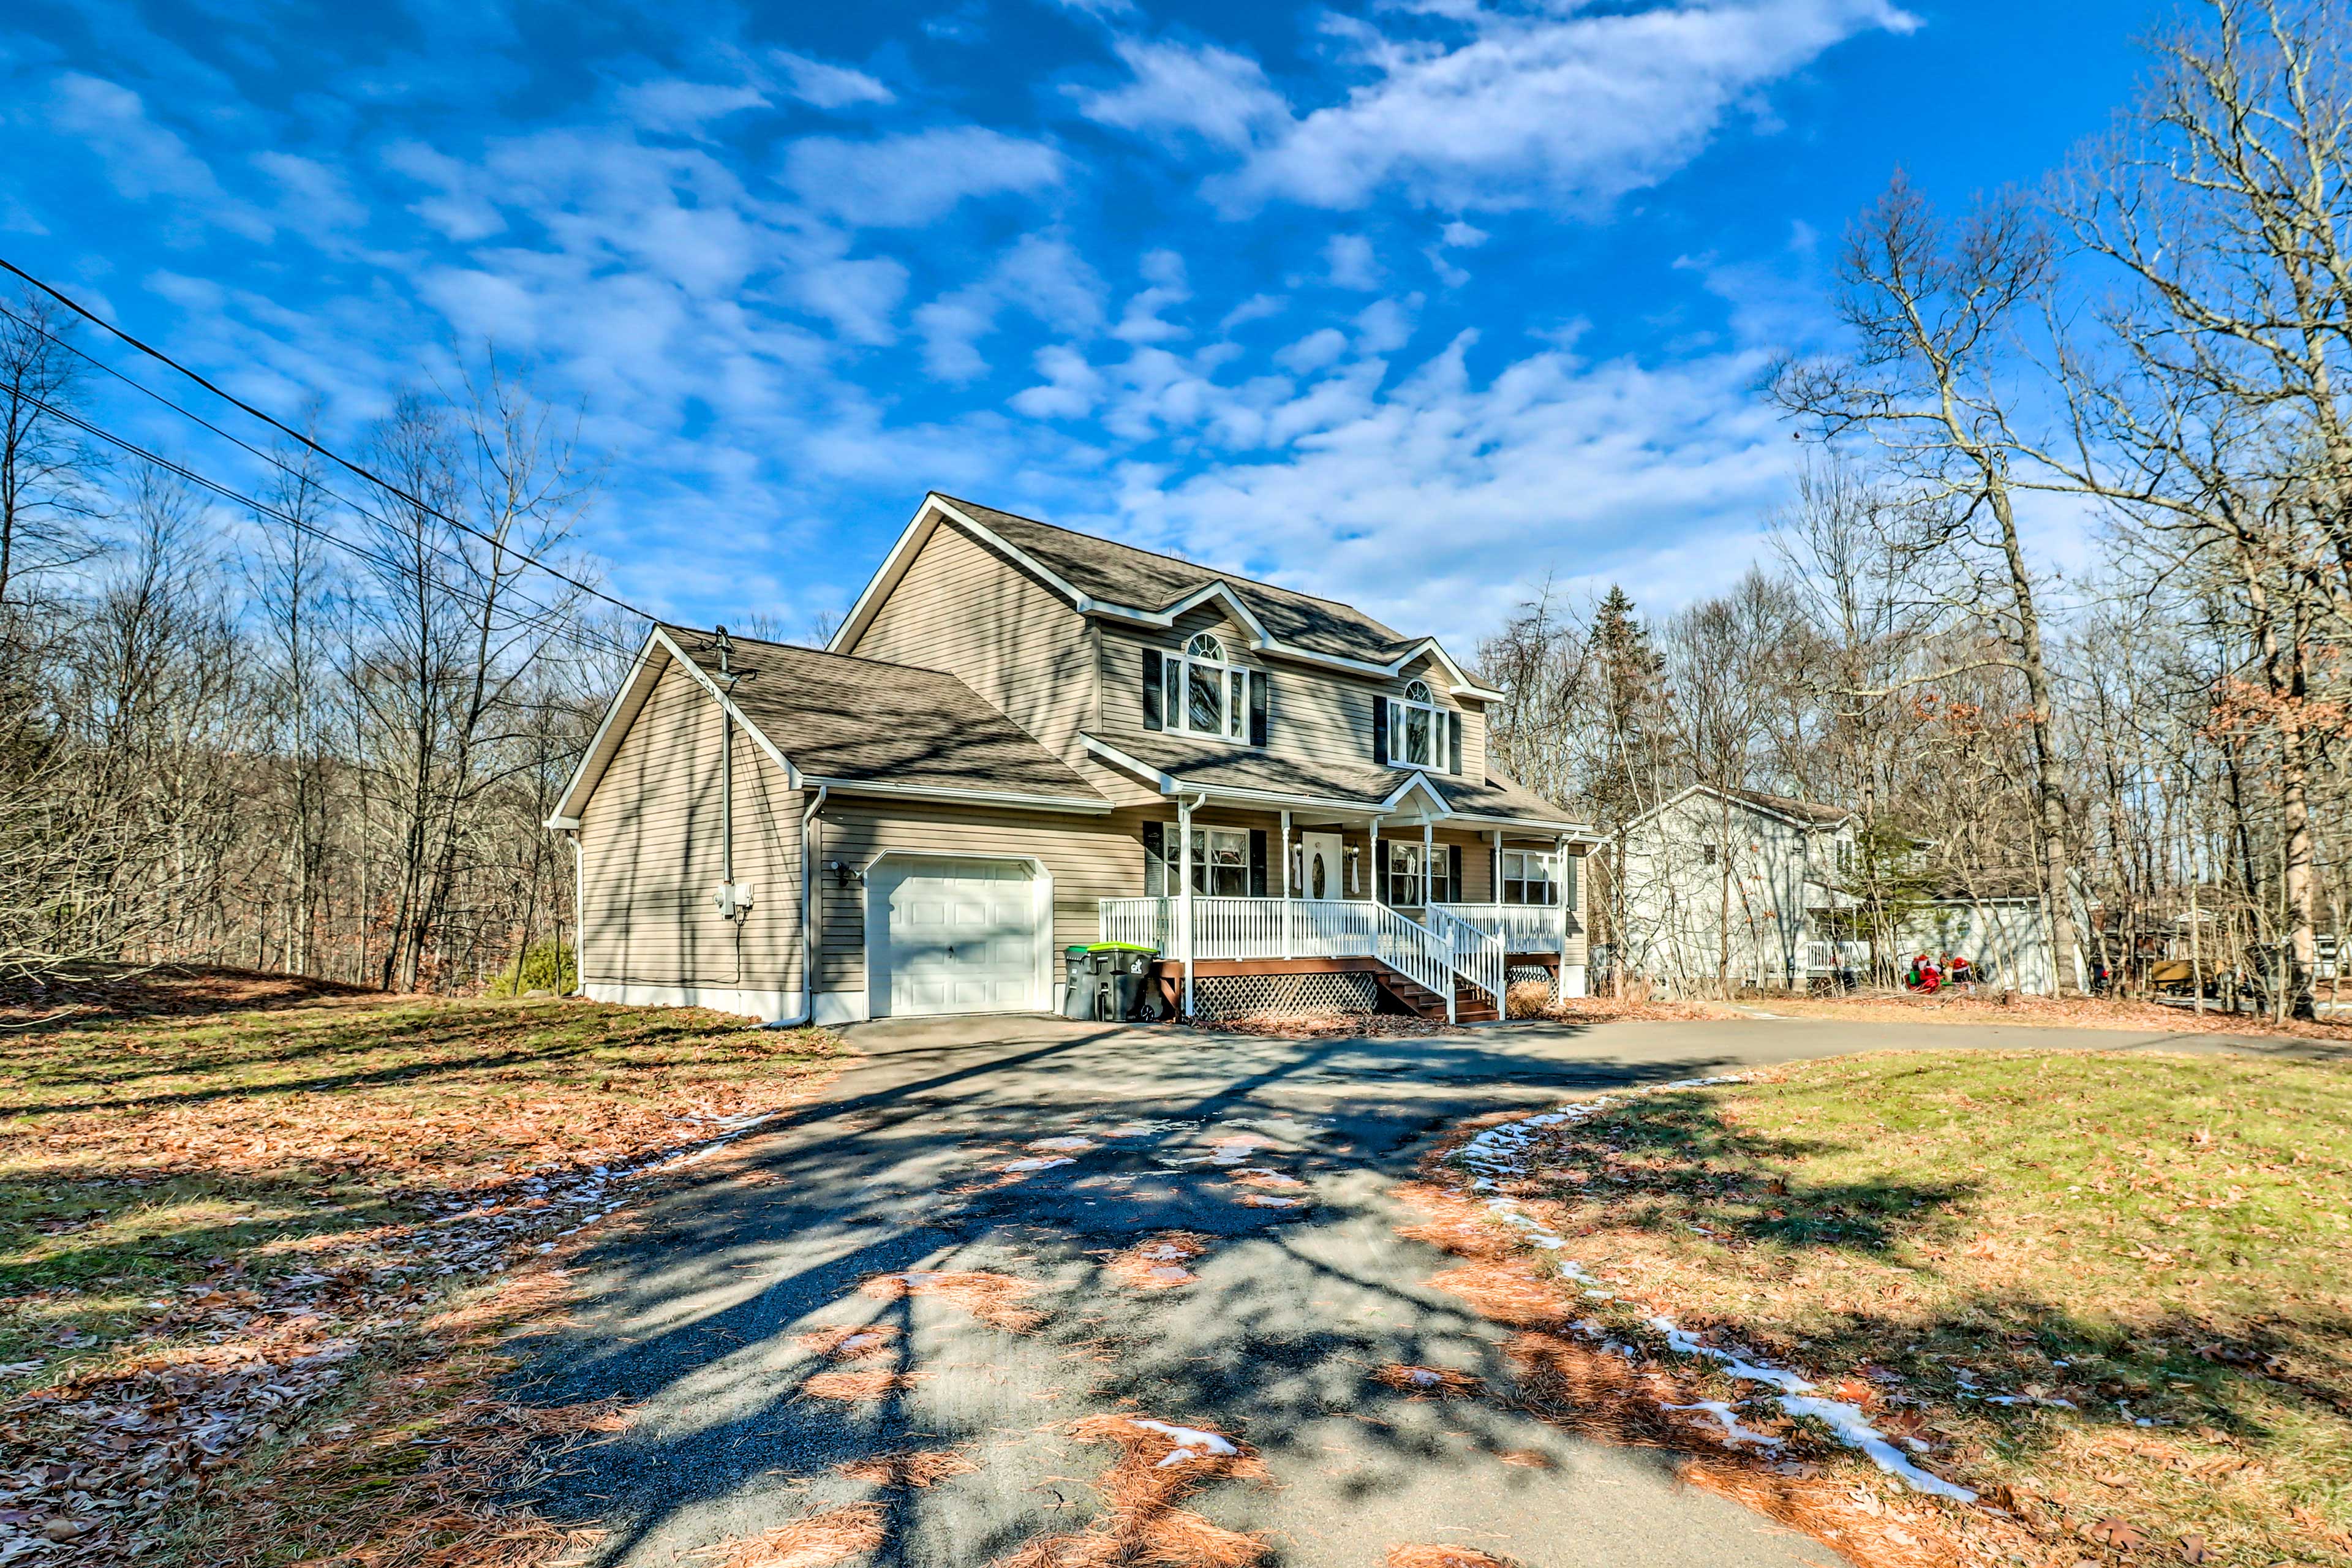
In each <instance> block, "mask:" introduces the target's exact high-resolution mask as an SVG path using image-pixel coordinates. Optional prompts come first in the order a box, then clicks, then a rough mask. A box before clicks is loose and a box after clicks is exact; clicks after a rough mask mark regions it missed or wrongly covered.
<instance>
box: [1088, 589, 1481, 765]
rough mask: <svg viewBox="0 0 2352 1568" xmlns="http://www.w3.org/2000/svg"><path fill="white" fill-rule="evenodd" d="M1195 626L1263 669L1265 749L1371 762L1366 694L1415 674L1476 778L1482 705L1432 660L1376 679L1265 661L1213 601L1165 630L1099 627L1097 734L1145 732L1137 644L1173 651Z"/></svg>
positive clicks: (1395, 688) (1237, 659)
mask: <svg viewBox="0 0 2352 1568" xmlns="http://www.w3.org/2000/svg"><path fill="white" fill-rule="evenodd" d="M1202 631H1213V632H1214V633H1216V634H1217V636H1218V637H1221V638H1222V639H1223V641H1224V645H1225V652H1226V655H1227V656H1228V657H1229V658H1231V659H1232V661H1233V662H1234V663H1235V664H1238V665H1242V666H1244V667H1245V668H1250V669H1259V670H1265V672H1266V673H1267V674H1268V675H1269V676H1270V677H1271V679H1272V681H1273V699H1272V701H1271V704H1270V705H1269V709H1268V711H1267V716H1266V717H1267V723H1266V738H1265V741H1266V743H1265V749H1266V751H1267V752H1269V753H1271V754H1275V755H1280V756H1288V757H1295V758H1297V759H1298V760H1299V761H1301V762H1307V763H1355V764H1358V765H1362V766H1369V765H1370V763H1371V760H1372V699H1373V697H1374V696H1376V695H1379V696H1388V697H1402V695H1403V694H1404V688H1405V682H1406V681H1408V680H1411V679H1414V678H1415V677H1419V678H1420V679H1424V680H1427V681H1428V682H1429V686H1430V690H1431V692H1432V693H1433V695H1434V696H1435V697H1436V699H1437V702H1438V705H1439V706H1440V707H1442V708H1450V709H1452V710H1454V712H1456V713H1458V714H1460V715H1461V716H1462V776H1463V777H1465V778H1468V779H1479V780H1483V779H1484V778H1485V777H1486V773H1485V769H1486V712H1485V708H1484V704H1482V703H1478V702H1475V701H1465V700H1461V699H1459V698H1456V697H1454V696H1453V695H1451V694H1450V693H1449V692H1448V691H1447V690H1446V685H1447V680H1446V677H1445V675H1444V671H1443V669H1442V668H1440V667H1438V666H1437V665H1436V663H1435V661H1434V660H1433V659H1430V658H1422V659H1418V660H1415V661H1414V662H1413V663H1412V665H1410V666H1408V667H1406V668H1405V670H1404V672H1403V673H1402V674H1401V675H1399V676H1398V677H1397V679H1394V680H1379V679H1358V678H1356V677H1353V676H1347V675H1339V674H1332V673H1327V672H1325V671H1321V670H1317V669H1311V668H1307V667H1305V666H1302V665H1297V664H1292V663H1288V662H1286V661H1285V660H1281V659H1267V658H1262V657H1260V656H1259V655H1258V654H1256V653H1255V652H1253V651H1251V649H1250V647H1249V643H1248V634H1247V633H1246V632H1245V631H1244V630H1243V628H1242V627H1241V626H1239V625H1237V624H1236V623H1235V622H1234V620H1233V618H1232V617H1231V616H1229V615H1227V614H1226V613H1225V612H1224V609H1223V606H1222V605H1202V606H1201V607H1200V608H1198V609H1196V610H1194V611H1192V613H1191V614H1190V615H1187V616H1181V617H1180V618H1179V619H1178V621H1177V623H1176V625H1175V626H1173V627H1172V628H1171V629H1170V630H1168V631H1165V632H1144V631H1138V630H1135V629H1133V628H1130V627H1127V626H1115V625H1111V624H1109V623H1103V624H1101V625H1100V626H1099V634H1100V637H1101V639H1102V650H1101V658H1100V668H1101V671H1102V728H1101V729H1100V730H1099V731H1097V733H1099V734H1100V735H1101V736H1102V737H1103V739H1104V740H1106V741H1108V742H1110V743H1111V744H1113V745H1117V744H1118V737H1119V736H1121V735H1123V734H1128V735H1132V734H1141V733H1147V732H1148V731H1145V730H1144V727H1143V651H1144V649H1146V648H1158V649H1159V650H1160V652H1161V653H1163V654H1172V653H1181V652H1182V651H1183V648H1184V645H1185V644H1186V643H1188V642H1190V641H1191V640H1192V637H1193V636H1194V635H1195V634H1196V633H1199V632H1202ZM1171 732H1172V731H1171ZM1179 738H1181V736H1180V737H1179Z"/></svg>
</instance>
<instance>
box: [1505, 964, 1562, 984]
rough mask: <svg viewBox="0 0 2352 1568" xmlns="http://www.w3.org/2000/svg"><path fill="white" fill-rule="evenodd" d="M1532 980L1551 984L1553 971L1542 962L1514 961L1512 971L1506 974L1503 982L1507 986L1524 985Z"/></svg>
mask: <svg viewBox="0 0 2352 1568" xmlns="http://www.w3.org/2000/svg"><path fill="white" fill-rule="evenodd" d="M1530 980H1536V981H1540V982H1542V983H1543V984H1546V985H1549V984H1551V971H1550V970H1549V969H1546V968H1545V967H1544V966H1543V965H1542V964H1540V963H1514V964H1513V965H1511V971H1510V973H1509V974H1508V975H1507V976H1505V978H1504V980H1503V984H1505V985H1506V986H1511V985H1524V984H1527V983H1528V981H1530Z"/></svg>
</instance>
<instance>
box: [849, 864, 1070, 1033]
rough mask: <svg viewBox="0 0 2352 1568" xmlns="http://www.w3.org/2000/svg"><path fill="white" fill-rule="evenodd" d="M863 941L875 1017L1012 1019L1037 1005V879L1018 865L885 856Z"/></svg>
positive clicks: (1040, 934)
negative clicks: (868, 936) (872, 925)
mask: <svg viewBox="0 0 2352 1568" xmlns="http://www.w3.org/2000/svg"><path fill="white" fill-rule="evenodd" d="M883 867H884V869H883V871H882V874H881V875H880V876H878V877H877V879H876V880H875V887H874V907H875V913H876V914H877V916H878V917H879V918H878V920H877V922H876V923H877V925H878V927H879V929H878V930H877V931H874V932H873V933H872V940H870V941H869V942H868V943H867V951H866V961H867V962H868V963H871V964H873V965H874V966H875V973H874V980H873V991H874V1002H875V1008H876V1011H877V1012H887V1015H888V1016H892V1017H898V1018H905V1017H912V1016H919V1015H922V1014H927V1013H1018V1012H1023V1011H1025V1010H1027V1009H1030V1008H1033V1007H1037V1006H1041V1005H1043V1004H1042V1003H1041V1002H1040V1001H1039V1000H1038V985H1037V975H1038V973H1039V971H1040V970H1041V969H1042V967H1043V964H1042V963H1041V960H1042V957H1043V953H1042V952H1041V944H1042V943H1043V942H1045V932H1044V931H1041V930H1040V929H1039V921H1038V918H1037V909H1036V904H1037V900H1036V898H1035V896H1034V895H1035V882H1034V879H1033V874H1032V872H1031V870H1030V868H1029V867H1028V866H1027V865H1025V864H1024V863H1023V862H1021V861H1018V860H886V861H884V862H883Z"/></svg>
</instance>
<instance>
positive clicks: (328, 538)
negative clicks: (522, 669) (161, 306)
mask: <svg viewBox="0 0 2352 1568" xmlns="http://www.w3.org/2000/svg"><path fill="white" fill-rule="evenodd" d="M25 402H26V404H27V405H30V406H32V407H34V408H37V409H39V410H40V411H41V412H42V413H44V414H46V415H47V416H49V417H50V418H52V419H56V420H58V422H60V423H61V424H65V425H69V426H73V427H74V428H75V429H77V430H79V431H82V432H83V433H85V434H87V435H89V436H94V437H97V438H98V439H100V440H101V441H105V442H107V443H109V444H110V445H112V446H115V447H121V449H122V450H124V451H126V452H129V453H130V454H131V455H132V456H133V457H135V458H140V459H141V460H142V461H144V462H148V463H152V464H153V465H154V466H155V467H156V468H161V469H163V471H164V472H166V473H169V474H173V475H175V476H177V477H178V478H180V479H185V480H186V481H187V482H188V483H190V484H192V485H195V486H198V487H200V488H202V489H206V490H210V491H211V492H212V493H213V494H215V495H217V496H219V497H221V498H222V499H223V500H228V501H232V502H235V503H236V505H239V506H242V507H246V508H247V509H249V510H252V511H254V512H256V513H257V514H259V515H261V516H264V517H271V518H275V519H277V520H278V521H280V522H283V523H285V524H286V525H287V526H288V527H289V528H292V529H294V530H296V531H299V532H301V533H304V534H307V535H309V536H310V537H311V538H313V539H317V540H319V541H320V542H323V543H327V544H331V545H333V546H335V547H336V548H337V549H339V550H343V551H347V552H350V553H351V554H352V555H355V556H357V557H359V558H360V559H361V560H362V561H365V562H367V563H369V564H371V565H373V566H376V567H379V568H381V569H382V570H383V571H386V572H392V573H406V572H408V571H409V570H410V568H409V567H408V566H407V565H406V564H405V563H402V562H400V561H396V560H393V559H391V558H390V557H387V556H384V555H381V554H378V553H376V552H373V551H371V550H369V549H367V548H366V547H365V546H363V545H359V544H354V543H352V542H351V541H350V540H348V539H345V538H343V537H342V536H341V535H340V534H337V533H334V532H332V531H329V530H327V529H323V528H320V526H319V525H318V524H316V523H314V522H310V521H306V520H304V519H302V518H299V517H296V516H295V515H294V514H293V513H291V512H288V511H283V510H279V509H278V508H277V507H273V506H271V505H269V504H268V502H266V501H261V500H255V499H254V498H253V497H251V496H248V495H247V494H245V493H244V492H243V491H241V490H238V489H234V488H233V487H231V486H228V485H225V484H223V483H221V482H220V481H219V480H218V479H212V478H210V477H208V476H206V475H205V474H202V473H199V472H197V471H196V470H195V469H194V468H189V467H188V466H187V465H185V464H184V463H181V462H178V461H176V460H174V459H173V458H166V457H164V456H163V454H161V453H159V452H152V451H150V450H148V449H147V448H146V447H142V446H141V445H139V443H137V442H136V441H133V440H131V438H130V437H127V436H121V435H118V434H116V433H115V432H114V431H111V430H109V429H106V428H105V427H104V426H99V425H94V424H92V423H90V422H89V420H87V419H84V418H82V417H81V416H79V415H77V414H74V413H72V412H70V411H68V410H66V409H62V408H57V407H53V406H51V405H48V404H47V403H44V402H42V401H41V400H40V399H38V398H37V397H31V396H26V397H25ZM440 587H441V590H442V591H443V592H444V593H446V594H449V595H453V596H455V597H457V598H460V599H465V600H467V601H468V602H470V603H472V604H475V605H480V606H481V607H482V609H483V610H484V611H485V612H494V611H495V609H496V602H495V600H494V599H493V598H492V597H491V596H490V595H487V594H484V593H482V592H480V591H478V590H475V589H470V588H466V587H462V586H459V585H457V584H447V583H445V584H440ZM516 596H517V597H523V595H516ZM524 602H525V603H526V604H529V605H532V606H533V607H534V608H536V609H538V610H539V611H540V614H538V615H536V616H531V615H519V616H516V620H517V622H518V623H519V624H520V625H522V626H529V627H530V628H532V629H533V630H536V631H539V632H541V633H543V634H545V635H547V636H549V637H559V638H562V639H565V640H568V641H570V642H572V643H573V644H574V645H575V646H583V647H584V646H588V645H591V644H593V645H594V646H595V647H599V648H601V649H602V650H603V651H604V652H607V653H612V654H615V655H618V656H619V657H621V658H634V657H635V655H636V651H637V650H636V648H635V647H633V646H630V645H628V644H625V643H622V642H620V641H618V640H616V639H614V638H612V637H606V636H604V634H603V633H601V632H596V631H593V630H591V629H589V628H588V627H586V626H578V625H575V624H571V623H567V622H564V621H560V620H557V619H555V618H554V616H556V615H557V612H556V611H554V610H553V609H551V607H550V606H548V605H543V604H541V603H539V602H538V601H536V600H532V599H529V598H525V599H524Z"/></svg>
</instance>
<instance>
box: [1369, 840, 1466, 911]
mask: <svg viewBox="0 0 2352 1568" xmlns="http://www.w3.org/2000/svg"><path fill="white" fill-rule="evenodd" d="M1383 842H1385V843H1386V844H1387V845H1388V850H1389V855H1388V860H1389V863H1388V865H1387V867H1386V868H1384V874H1385V876H1386V877H1387V880H1386V881H1385V882H1383V883H1382V884H1381V887H1382V889H1383V892H1384V895H1385V897H1386V898H1387V900H1388V901H1389V902H1390V903H1391V905H1394V906H1397V907H1400V908H1411V909H1421V908H1424V907H1426V905H1427V904H1430V903H1440V904H1450V903H1454V902H1455V901H1457V900H1459V899H1460V898H1461V889H1458V888H1456V887H1454V875H1453V871H1454V854H1453V850H1452V848H1451V847H1449V846H1447V845H1445V844H1443V843H1440V844H1434V845H1432V846H1431V847H1430V851H1429V863H1428V864H1427V865H1425V866H1421V867H1419V868H1418V869H1414V870H1401V869H1399V868H1398V865H1397V862H1398V861H1399V860H1405V861H1418V860H1420V858H1421V840H1420V839H1418V838H1391V839H1386V840H1384V841H1383ZM1439 868H1444V871H1445V873H1446V874H1445V875H1444V876H1443V877H1440V876H1439V875H1438V874H1437V872H1438V870H1439ZM1400 877H1402V878H1405V879H1410V880H1412V881H1416V882H1418V883H1419V884H1420V892H1421V897H1420V898H1418V899H1400V898H1398V897H1397V896H1396V890H1397V879H1398V878H1400ZM1440 882H1444V884H1445V888H1444V894H1443V896H1440V893H1439V890H1438V888H1437V884H1438V883H1440Z"/></svg>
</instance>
